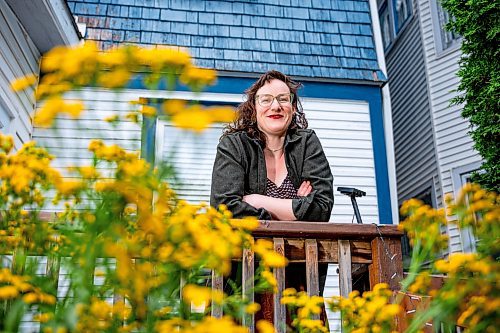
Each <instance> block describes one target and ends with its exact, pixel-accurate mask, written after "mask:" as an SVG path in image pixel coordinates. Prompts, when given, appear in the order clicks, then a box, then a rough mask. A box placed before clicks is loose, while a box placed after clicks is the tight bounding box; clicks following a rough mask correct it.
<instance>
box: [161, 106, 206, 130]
mask: <svg viewBox="0 0 500 333" xmlns="http://www.w3.org/2000/svg"><path fill="white" fill-rule="evenodd" d="M171 120H172V123H173V124H174V125H175V126H177V127H179V128H184V129H190V130H193V131H195V132H201V131H203V130H204V129H206V128H207V127H208V126H209V125H210V124H211V123H212V118H211V117H210V114H209V113H208V112H206V111H203V110H202V109H201V107H200V106H198V105H195V106H191V107H189V108H188V109H185V110H183V111H182V112H178V113H176V114H174V115H172V118H171Z"/></svg>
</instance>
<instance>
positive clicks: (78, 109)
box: [0, 43, 500, 333]
mask: <svg viewBox="0 0 500 333" xmlns="http://www.w3.org/2000/svg"><path fill="white" fill-rule="evenodd" d="M41 72H42V76H41V78H40V79H38V78H37V77H36V76H33V75H29V76H27V77H25V78H21V79H18V80H16V81H15V82H13V84H12V87H13V89H14V90H16V91H17V90H22V89H25V88H27V87H28V86H31V85H36V84H38V85H37V89H36V98H37V100H38V101H39V102H40V103H41V107H40V108H39V110H38V111H37V113H36V114H35V116H34V121H35V122H36V123H37V124H38V125H40V126H47V127H48V126H51V125H53V124H54V122H56V121H57V119H58V118H59V117H61V116H63V117H67V116H69V117H74V118H77V117H79V115H80V114H81V113H82V112H85V107H84V105H83V103H81V102H78V101H72V102H69V101H67V100H65V99H64V94H65V93H66V92H69V91H72V90H75V89H79V88H81V87H85V86H101V87H106V88H112V89H121V88H124V87H126V85H127V84H128V82H129V81H130V80H131V79H133V78H134V77H135V76H136V75H137V73H141V79H142V80H143V83H144V84H145V85H146V86H147V87H149V88H151V89H156V88H157V87H158V86H160V85H166V87H167V89H173V88H174V87H175V85H176V84H177V83H181V84H184V85H187V86H188V87H190V88H191V89H192V90H193V91H195V92H197V91H201V90H202V89H203V88H204V87H205V86H206V85H208V84H212V83H213V82H214V81H215V78H216V76H215V72H214V71H211V70H207V69H201V68H197V67H196V66H194V65H193V64H192V62H191V58H190V56H189V54H188V53H187V52H185V51H183V50H180V49H176V48H157V49H142V48H138V47H134V46H125V47H121V48H117V49H114V50H111V51H110V52H106V53H101V52H97V49H96V47H95V46H94V45H93V44H91V43H86V44H85V45H83V46H81V47H77V48H56V49H54V50H52V51H50V52H49V53H48V54H47V55H46V56H45V57H44V58H43V60H42V63H41ZM38 81H39V82H38ZM134 103H135V104H138V105H139V106H140V107H139V108H137V110H133V111H131V112H130V113H128V114H127V115H126V116H125V119H120V117H119V116H118V115H112V116H110V117H108V118H106V119H105V120H106V121H108V122H111V123H115V122H117V121H120V120H129V121H134V122H140V121H141V119H146V118H148V117H153V116H162V117H168V118H169V119H170V120H171V121H172V123H174V124H175V125H176V126H178V127H181V128H187V129H191V130H194V131H201V130H203V129H204V128H206V127H207V126H208V125H209V124H210V123H212V122H214V121H221V122H228V121H230V120H231V119H232V117H233V110H232V109H229V108H220V107H210V108H203V107H201V106H199V105H196V104H192V103H188V102H186V101H182V100H167V101H164V102H161V107H160V108H158V109H157V108H156V107H153V106H151V105H148V103H147V101H144V100H139V101H134ZM88 149H89V151H90V152H91V153H92V154H93V162H92V163H91V164H90V165H86V166H79V167H73V168H70V169H69V170H67V171H68V172H69V173H70V174H71V175H72V176H73V177H72V178H71V179H70V178H65V177H63V176H62V174H61V173H60V170H56V169H54V168H53V167H52V166H51V162H52V161H53V160H54V158H55V157H53V156H51V155H50V154H49V152H48V151H46V150H45V149H43V148H41V147H37V146H36V143H34V142H29V143H27V144H25V145H24V146H23V147H22V148H21V149H19V150H18V151H17V152H13V140H12V138H11V137H9V136H4V135H2V134H0V255H10V256H11V257H10V258H12V263H11V264H10V265H9V268H1V269H0V330H1V331H8V332H15V331H18V330H19V326H20V321H21V318H22V317H23V315H24V314H25V313H26V312H27V311H28V310H33V311H36V312H37V315H36V316H35V317H34V320H37V321H39V322H40V323H41V330H42V331H43V332H60V333H62V332H96V331H100V332H129V331H133V332H151V331H157V332H172V331H175V332H217V333H220V332H247V329H246V328H245V327H243V326H241V324H240V322H241V319H242V318H243V317H244V316H245V315H246V314H253V313H255V312H256V311H258V310H259V307H260V306H259V304H256V303H252V302H250V300H249V299H247V298H246V297H245V296H244V295H241V294H240V293H238V292H237V291H236V292H235V293H233V294H232V295H226V294H224V293H223V292H222V291H220V290H213V289H211V288H210V287H207V282H208V281H207V272H208V271H209V270H213V271H215V272H216V273H217V274H219V275H222V276H228V274H229V273H230V271H231V260H232V259H234V258H237V257H241V255H242V253H243V250H244V249H252V250H253V251H254V252H255V253H256V254H257V255H258V256H259V257H260V261H259V262H260V267H259V268H258V269H257V274H256V277H255V278H256V281H255V286H256V287H255V290H257V291H262V290H266V289H267V290H276V288H277V282H276V280H275V278H274V275H273V274H272V269H273V268H276V267H284V266H285V265H286V264H287V260H286V258H284V257H283V256H282V255H280V254H278V253H276V252H274V250H273V243H272V242H269V241H266V240H262V239H259V240H257V241H255V240H254V239H253V237H252V236H251V234H250V232H251V230H253V229H254V228H256V227H257V225H258V224H257V221H256V220H255V219H246V220H232V219H231V213H230V212H229V211H228V210H227V209H226V208H225V207H223V206H222V207H219V208H218V209H215V208H213V207H209V206H207V205H205V204H200V205H190V204H188V203H186V202H183V201H182V200H179V199H178V198H177V197H176V194H175V192H174V191H173V190H172V189H171V188H170V186H169V184H168V182H166V181H165V179H164V177H163V174H162V171H161V170H160V169H158V168H153V166H151V165H149V164H148V163H147V162H146V161H144V160H143V159H141V158H140V156H139V154H138V153H137V152H130V151H126V150H124V149H123V148H121V147H119V146H117V145H107V144H106V143H105V142H102V141H100V140H93V141H91V142H90V143H89V146H88ZM103 168H106V169H107V170H108V172H107V173H106V175H103V174H102V172H101V170H102V169H103ZM48 193H54V196H53V197H54V199H53V202H54V203H63V206H64V210H63V211H61V212H59V213H58V214H57V215H56V216H51V217H47V215H43V214H42V211H43V210H44V209H45V208H46V207H47V205H48V204H49V202H48ZM498 203H499V198H498V196H497V195H496V194H493V193H488V192H486V191H484V190H482V189H480V188H479V187H478V186H476V185H467V186H466V187H465V188H464V189H463V191H462V193H461V194H460V196H459V197H458V198H457V200H456V201H453V200H452V199H451V198H447V206H448V212H447V213H448V215H450V216H454V217H455V219H454V220H456V221H457V223H458V226H459V227H461V228H471V229H472V231H473V232H474V234H475V235H476V237H477V239H478V240H479V242H478V244H477V252H476V253H473V254H452V255H450V256H449V257H448V258H446V259H440V260H436V259H438V258H439V256H440V251H441V250H443V249H444V248H446V246H447V238H446V236H444V235H443V234H442V230H443V229H444V228H445V226H446V224H447V219H446V214H445V211H444V210H434V209H432V208H430V207H427V206H425V205H423V204H422V203H421V202H419V201H416V200H410V201H408V202H406V203H405V204H404V205H403V206H402V209H401V211H402V214H403V215H406V216H408V217H407V219H406V220H405V221H404V222H403V223H402V224H401V225H400V227H401V229H403V230H405V231H407V232H408V235H409V237H410V239H411V243H412V246H413V254H412V262H411V265H410V270H409V272H408V277H407V278H406V279H405V280H403V281H402V284H401V288H402V293H405V292H412V293H422V294H429V295H431V296H432V301H431V302H430V304H429V306H428V307H427V308H426V309H425V310H424V311H421V312H418V313H417V314H416V315H415V316H414V320H413V321H412V322H411V323H410V325H409V327H408V331H409V332H416V331H418V330H420V329H422V327H423V325H424V324H425V323H426V322H428V321H430V320H431V321H433V322H434V324H435V325H441V324H443V325H445V326H447V327H451V326H453V325H454V324H455V323H457V324H459V325H462V326H465V327H466V329H465V331H466V332H495V330H496V328H497V327H500V321H499V318H500V313H499V309H500V297H499V288H498V281H499V280H500V265H499V263H498V253H500V230H499V228H500V227H499V223H498V220H499V214H500V211H499V205H498ZM37 255H38V256H37ZM44 258H47V260H48V263H47V265H48V267H47V271H48V274H47V275H39V274H37V267H38V266H39V264H40V261H42V260H43V259H44ZM59 268H61V269H64V270H65V271H67V272H69V275H68V279H69V281H70V285H69V288H68V290H67V291H66V292H65V293H64V294H63V295H58V293H57V279H56V277H57V271H58V270H59ZM434 273H444V274H447V279H446V280H445V284H444V285H443V287H442V288H441V289H439V290H431V288H430V281H431V276H432V274H434ZM96 279H99V280H100V281H101V283H94V282H95V280H96ZM399 295H401V294H399ZM283 296H284V297H283V298H282V300H281V302H282V304H285V305H286V306H287V307H288V308H289V310H290V313H291V314H292V317H293V321H292V323H291V325H292V327H291V328H290V329H291V330H293V331H297V332H304V333H312V332H326V331H327V329H326V327H325V325H324V323H322V322H321V321H320V320H319V319H317V318H318V315H319V313H320V312H321V307H322V306H323V302H324V300H323V298H321V297H318V296H311V297H309V296H307V295H306V294H305V293H303V292H296V291H295V290H293V289H287V290H285V291H284V293H283ZM110 297H113V298H114V300H115V301H114V302H113V303H112V304H111V303H110V302H108V301H106V298H110ZM399 302H401V297H400V296H394V295H392V294H391V292H390V291H389V289H388V286H387V285H384V284H380V285H376V286H375V287H374V288H373V290H372V291H367V292H365V293H363V294H362V295H360V294H359V293H358V292H356V291H355V292H353V293H351V294H350V295H349V297H348V298H341V297H336V298H333V299H332V300H329V301H328V303H329V305H330V308H331V309H332V310H334V311H340V312H341V314H342V321H343V327H344V331H345V332H356V333H360V332H391V331H392V330H394V329H395V327H394V317H395V316H396V315H398V314H400V313H401V311H402V309H401V307H400V305H398V304H399ZM212 306H217V307H223V308H224V314H225V316H224V317H222V318H213V317H211V316H210V315H209V313H210V309H211V307H212ZM256 327H257V329H258V330H259V331H260V332H262V333H268V332H274V327H273V325H272V324H271V323H269V322H267V321H264V320H262V321H259V322H258V323H257V324H256Z"/></svg>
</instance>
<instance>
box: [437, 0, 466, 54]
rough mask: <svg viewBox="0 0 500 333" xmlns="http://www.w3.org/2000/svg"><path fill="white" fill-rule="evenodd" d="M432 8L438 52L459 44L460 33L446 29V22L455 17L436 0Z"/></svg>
mask: <svg viewBox="0 0 500 333" xmlns="http://www.w3.org/2000/svg"><path fill="white" fill-rule="evenodd" d="M432 9H433V24H434V31H435V43H436V50H437V52H438V53H439V52H443V51H445V50H447V49H449V48H451V47H454V46H456V45H459V44H460V43H459V41H460V35H459V34H457V33H455V32H452V31H448V30H446V24H448V22H450V20H452V19H453V18H452V17H451V16H450V14H448V12H447V11H445V10H444V9H443V8H442V7H441V5H440V4H439V3H438V2H437V1H436V0H435V1H432Z"/></svg>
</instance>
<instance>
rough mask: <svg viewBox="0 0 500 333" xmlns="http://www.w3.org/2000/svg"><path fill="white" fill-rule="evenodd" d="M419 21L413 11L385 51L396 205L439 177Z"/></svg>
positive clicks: (427, 186)
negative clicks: (391, 123) (391, 121)
mask: <svg viewBox="0 0 500 333" xmlns="http://www.w3.org/2000/svg"><path fill="white" fill-rule="evenodd" d="M419 24H420V21H419V17H418V13H417V12H416V11H414V15H413V16H412V17H411V18H410V21H409V22H407V23H406V26H405V27H404V28H403V31H401V32H400V33H399V34H398V36H397V37H396V40H395V41H394V42H393V44H392V45H391V46H390V49H389V50H388V51H386V62H387V73H388V77H389V84H390V89H391V107H392V119H393V129H394V149H395V155H396V161H397V163H396V177H397V186H398V203H399V205H401V204H402V202H403V201H405V200H408V199H410V198H412V197H415V196H418V195H419V194H420V193H422V191H424V190H425V189H426V188H429V187H431V188H432V183H433V182H434V181H438V179H439V177H438V168H437V159H436V150H435V146H434V133H433V129H432V119H431V110H430V104H429V96H428V90H427V87H428V82H427V77H426V68H425V60H424V52H423V44H422V37H421V33H420V27H419Z"/></svg>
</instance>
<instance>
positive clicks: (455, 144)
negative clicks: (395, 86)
mask: <svg viewBox="0 0 500 333" xmlns="http://www.w3.org/2000/svg"><path fill="white" fill-rule="evenodd" d="M431 1H435V0H419V1H418V5H419V10H420V24H421V29H422V36H423V40H424V52H425V60H426V68H427V75H428V81H429V93H430V103H431V108H432V118H433V123H434V133H435V139H436V150H437V155H438V164H439V169H440V181H441V189H442V196H444V195H446V194H454V193H456V191H457V188H454V186H453V182H452V172H453V169H455V168H460V167H463V166H465V165H469V164H472V163H477V162H479V161H481V158H480V156H479V155H478V154H477V152H476V151H475V150H474V149H473V142H472V140H471V138H470V136H469V135H468V134H467V131H468V126H469V124H468V121H467V120H465V119H463V118H462V117H461V115H460V112H461V108H460V107H458V106H450V105H449V102H450V100H451V99H452V98H453V97H455V96H456V92H454V90H455V89H456V88H457V87H458V84H459V78H458V77H457V76H456V73H457V71H458V68H459V66H458V60H459V57H460V49H459V48H455V49H451V50H446V51H444V52H443V53H441V54H437V53H436V42H437V39H438V38H439V35H438V33H437V32H436V31H434V29H435V26H433V20H434V19H435V18H436V16H433V14H432V12H431V11H432V10H433V9H432V8H431V7H432V4H431ZM456 186H457V185H456ZM439 205H440V206H442V205H444V203H443V201H442V199H441V200H440V202H439ZM448 232H449V236H450V251H451V252H458V251H461V250H462V244H461V240H460V232H459V230H458V229H457V228H453V227H450V228H449V230H448Z"/></svg>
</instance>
